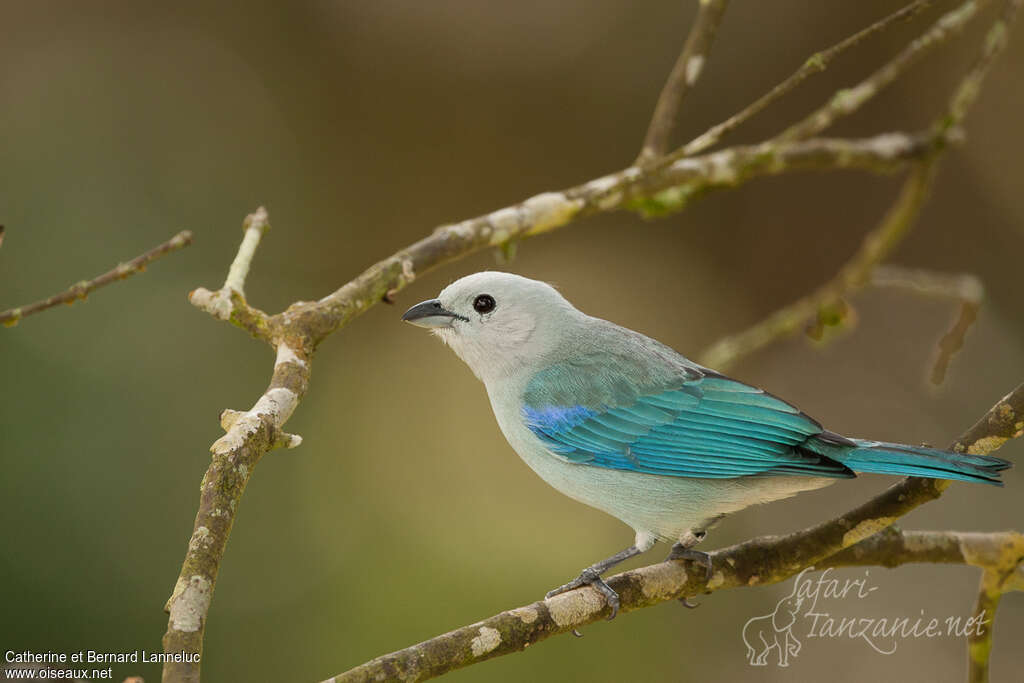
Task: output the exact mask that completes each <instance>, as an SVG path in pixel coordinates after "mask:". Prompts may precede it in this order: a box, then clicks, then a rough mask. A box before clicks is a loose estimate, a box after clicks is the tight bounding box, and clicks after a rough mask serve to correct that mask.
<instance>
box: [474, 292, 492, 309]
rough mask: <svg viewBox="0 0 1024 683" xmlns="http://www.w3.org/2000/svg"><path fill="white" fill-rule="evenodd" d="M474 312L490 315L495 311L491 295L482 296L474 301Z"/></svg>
mask: <svg viewBox="0 0 1024 683" xmlns="http://www.w3.org/2000/svg"><path fill="white" fill-rule="evenodd" d="M473 310H474V311H476V312H477V313H480V314H483V313H490V312H491V311H493V310H494V297H493V296H491V295H490V294H481V295H480V296H478V297H477V298H475V299H473Z"/></svg>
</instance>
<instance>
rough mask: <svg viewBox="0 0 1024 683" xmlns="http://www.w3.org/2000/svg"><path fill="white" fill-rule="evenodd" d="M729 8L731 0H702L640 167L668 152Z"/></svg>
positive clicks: (658, 108) (646, 139)
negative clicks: (678, 122) (685, 104)
mask: <svg viewBox="0 0 1024 683" xmlns="http://www.w3.org/2000/svg"><path fill="white" fill-rule="evenodd" d="M728 5H729V0H701V2H700V4H699V5H698V6H697V17H696V19H694V22H693V28H691V29H690V34H689V35H688V36H687V38H686V42H685V43H684V44H683V51H682V52H681V53H680V54H679V58H678V59H677V60H676V63H675V66H673V67H672V71H671V72H669V75H668V80H667V81H665V86H664V87H663V88H662V90H661V94H660V95H659V96H658V102H657V104H656V105H655V106H654V115H653V116H652V117H651V123H650V125H649V126H648V128H647V134H646V135H645V136H644V142H643V145H642V146H641V148H640V156H639V157H638V158H637V164H638V165H641V166H642V165H643V164H645V163H646V162H648V161H651V160H653V159H657V158H658V157H660V156H662V155H663V154H665V152H666V151H668V147H669V141H670V138H671V135H672V129H673V128H674V127H675V124H676V118H677V117H678V114H679V107H680V105H682V103H683V100H684V99H685V98H686V95H687V94H688V93H689V92H690V90H691V89H692V88H693V86H694V85H696V83H697V79H698V78H700V73H701V71H702V70H703V69H704V62H706V61H707V58H708V54H709V53H710V52H711V46H712V44H714V42H715V35H716V34H717V33H718V26H719V24H721V23H722V16H723V15H724V14H725V9H726V7H728Z"/></svg>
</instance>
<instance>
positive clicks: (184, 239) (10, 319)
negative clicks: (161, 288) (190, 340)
mask: <svg viewBox="0 0 1024 683" xmlns="http://www.w3.org/2000/svg"><path fill="white" fill-rule="evenodd" d="M2 241H3V228H2V227H0V242H2ZM190 244H192V233H191V232H190V231H188V230H184V231H182V232H179V233H178V234H177V235H175V236H174V237H172V238H171V239H169V240H167V241H166V242H164V243H163V244H161V245H159V246H156V247H153V248H152V249H150V250H149V251H147V252H146V253H145V254H142V255H141V256H136V257H135V258H133V259H132V260H131V261H128V262H127V263H119V264H117V267H116V268H113V269H111V270H108V271H107V272H105V273H103V274H102V275H100V276H98V277H95V278H93V279H92V280H82V281H81V282H77V283H75V284H73V285H71V286H70V287H68V288H67V289H66V290H64V291H63V292H61V293H60V294H54V295H53V296H51V297H50V298H49V299H43V300H42V301H36V302H35V303H31V304H28V305H26V306H19V307H18V308H12V309H10V310H7V311H4V312H2V313H0V323H3V324H4V325H5V326H6V327H13V326H14V325H17V324H18V321H20V320H21V319H22V318H25V317H27V316H30V315H32V314H33V313H38V312H40V311H45V310H46V309H48V308H53V307H54V306H56V305H57V304H69V305H70V304H73V303H75V302H76V301H80V300H85V298H86V297H87V296H89V294H90V293H91V292H92V291H93V290H95V289H99V288H100V287H103V286H104V285H109V284H110V283H111V282H116V281H118V280H124V279H125V278H128V277H131V276H132V275H135V274H136V273H141V272H142V271H144V270H145V269H146V266H148V265H149V264H150V263H152V262H153V261H155V260H157V259H158V258H160V257H161V256H164V255H165V254H170V253H171V252H174V251H178V250H179V249H181V248H183V247H187V246H188V245H190Z"/></svg>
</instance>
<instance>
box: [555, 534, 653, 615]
mask: <svg viewBox="0 0 1024 683" xmlns="http://www.w3.org/2000/svg"><path fill="white" fill-rule="evenodd" d="M654 541H655V538H654V536H653V535H650V534H646V533H640V532H638V533H637V535H636V541H635V542H634V544H633V545H631V546H629V547H628V548H626V549H625V550H623V551H620V552H617V553H615V554H614V555H612V556H611V557H609V558H607V559H604V560H601V561H600V562H596V563H594V564H592V565H590V566H589V567H587V568H586V569H584V570H583V571H582V572H580V575H579V576H577V577H576V578H575V579H573V580H572V581H570V582H569V583H567V584H565V585H564V586H559V587H558V588H556V589H554V590H551V591H548V593H547V595H545V596H544V598H545V599H547V598H551V597H554V596H556V595H559V594H561V593H566V592H568V591H571V590H575V589H577V588H580V587H582V586H593V587H594V588H596V589H597V590H598V591H599V592H600V593H602V594H603V595H604V597H605V600H607V601H608V606H609V607H611V608H612V613H611V614H609V615H608V621H611V620H612V619H614V618H615V615H616V614H618V613H619V594H618V593H616V592H615V591H614V590H612V587H611V586H609V585H608V584H607V583H605V582H604V579H602V578H601V574H603V573H604V572H606V571H608V570H609V569H611V568H612V567H614V566H615V565H617V564H619V563H621V562H625V561H626V560H628V559H629V558H631V557H635V556H637V555H639V554H640V553H643V552H647V551H648V550H650V549H651V546H653V545H654Z"/></svg>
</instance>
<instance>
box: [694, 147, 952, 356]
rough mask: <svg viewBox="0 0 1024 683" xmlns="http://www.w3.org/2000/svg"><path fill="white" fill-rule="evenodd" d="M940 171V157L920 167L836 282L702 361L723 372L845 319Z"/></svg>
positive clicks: (726, 341)
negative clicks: (847, 302)
mask: <svg viewBox="0 0 1024 683" xmlns="http://www.w3.org/2000/svg"><path fill="white" fill-rule="evenodd" d="M935 167H936V160H935V158H934V157H933V158H931V159H929V160H927V161H922V162H920V163H919V164H918V165H917V166H915V168H914V170H913V171H912V172H911V174H910V176H909V177H908V178H907V180H906V182H905V183H904V184H903V189H902V190H901V191H900V195H899V198H898V199H897V200H896V203H895V204H894V205H893V206H892V207H891V208H890V209H889V211H888V212H887V213H886V215H885V218H883V219H882V222H881V223H880V224H879V225H878V227H877V228H875V229H874V230H873V231H871V232H870V233H868V235H867V236H866V237H865V238H864V241H863V242H862V243H861V246H860V249H858V250H857V252H856V253H855V254H854V255H853V256H852V257H851V258H850V260H849V261H847V262H846V263H845V264H844V265H843V267H842V268H840V269H839V272H838V273H837V274H836V276H835V277H834V278H832V280H830V281H829V282H826V283H825V284H824V285H822V286H821V287H819V288H818V289H817V290H815V291H814V292H813V293H811V294H809V295H807V296H805V297H802V298H800V299H798V300H796V301H794V302H793V303H791V304H789V305H788V306H785V307H783V308H781V309H779V310H777V311H776V312H775V313H772V314H771V315H769V316H768V317H767V318H765V319H764V320H762V321H761V322H759V323H757V324H755V325H753V326H752V327H750V328H748V329H746V330H744V331H743V332H739V333H737V334H733V335H730V336H727V337H723V338H722V339H720V340H719V341H717V342H715V343H714V344H713V345H712V346H711V347H710V348H708V349H707V350H706V351H704V353H702V354H701V355H700V362H701V363H702V364H704V365H707V366H708V367H712V368H717V369H720V370H721V369H724V368H728V367H729V366H730V365H732V363H734V362H735V361H736V360H737V359H738V358H740V357H741V356H745V355H747V354H749V353H753V352H754V351H756V350H758V349H760V348H762V347H764V346H766V345H768V344H770V343H771V342H773V341H775V340H776V339H778V338H780V337H784V336H788V335H790V334H793V333H795V332H798V331H800V330H802V329H805V328H806V326H807V325H808V323H809V322H810V321H811V320H815V321H816V322H817V324H819V325H825V324H835V323H836V322H838V321H839V320H841V304H842V299H843V297H845V296H847V295H848V294H851V293H852V292H855V291H857V290H859V289H860V288H862V287H863V286H864V285H865V284H867V282H868V281H869V278H870V276H871V272H872V270H873V269H874V268H875V266H877V265H878V264H879V263H880V262H881V261H882V260H884V259H885V258H886V257H887V256H888V255H889V254H890V253H892V251H893V249H895V248H896V246H897V245H898V244H899V243H900V242H901V241H902V240H903V238H904V237H905V236H906V234H907V232H909V230H910V228H911V227H912V226H913V223H914V220H915V219H916V218H917V215H918V213H919V211H920V209H921V206H923V204H924V201H925V199H926V198H927V195H928V190H929V189H930V187H931V183H932V181H933V180H934V178H935V170H936V168H935ZM837 311H839V312H840V315H837V314H836V312H837Z"/></svg>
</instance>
